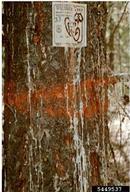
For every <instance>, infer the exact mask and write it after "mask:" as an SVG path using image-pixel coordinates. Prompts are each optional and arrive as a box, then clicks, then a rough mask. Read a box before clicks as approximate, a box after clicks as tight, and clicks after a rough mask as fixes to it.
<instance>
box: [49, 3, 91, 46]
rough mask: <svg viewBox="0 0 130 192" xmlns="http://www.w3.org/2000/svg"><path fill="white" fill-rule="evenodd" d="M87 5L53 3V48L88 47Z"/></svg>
mask: <svg viewBox="0 0 130 192" xmlns="http://www.w3.org/2000/svg"><path fill="white" fill-rule="evenodd" d="M86 17H87V11H86V5H85V4H79V3H70V2H68V3H65V2H63V3H62V2H53V3H52V23H53V27H52V30H53V46H56V47H86V36H87V29H86V28H87V26H86Z"/></svg>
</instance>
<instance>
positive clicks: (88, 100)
mask: <svg viewBox="0 0 130 192" xmlns="http://www.w3.org/2000/svg"><path fill="white" fill-rule="evenodd" d="M87 10H88V11H87V34H86V35H87V48H82V49H80V48H79V49H74V48H57V47H52V45H51V44H52V30H53V29H52V3H51V2H50V3H49V2H37V3H29V2H26V3H18V2H15V3H14V2H5V3H4V7H3V11H4V13H3V32H4V33H3V48H4V49H3V50H4V79H5V80H4V102H5V110H4V120H5V121H4V141H3V148H4V157H3V177H4V184H3V191H6V192H39V191H40V192H43V191H45V192H51V191H52V192H54V191H55V192H58V191H60V192H61V191H63V192H66V191H67V192H70V191H73V192H90V191H91V186H92V185H104V184H107V182H108V177H107V150H108V145H107V144H108V128H107V115H106V113H107V102H106V101H107V86H104V84H102V80H103V79H104V78H107V74H106V73H105V66H106V48H105V31H106V17H107V10H106V4H105V3H103V2H99V3H94V2H92V3H87ZM100 82H101V84H100Z"/></svg>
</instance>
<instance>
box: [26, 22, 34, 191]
mask: <svg viewBox="0 0 130 192" xmlns="http://www.w3.org/2000/svg"><path fill="white" fill-rule="evenodd" d="M28 30H29V26H28V25H27V27H26V43H27V82H28V104H29V114H30V125H29V130H30V132H31V130H32V128H31V111H32V110H31V86H30V84H31V76H30V62H29V59H30V54H29V31H28ZM28 139H29V138H28ZM32 158H33V151H32V142H30V145H29V183H30V185H29V191H33V189H32V188H33V179H32V170H31V167H32Z"/></svg>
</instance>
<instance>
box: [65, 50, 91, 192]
mask: <svg viewBox="0 0 130 192" xmlns="http://www.w3.org/2000/svg"><path fill="white" fill-rule="evenodd" d="M67 54H68V48H65V56H66V62H67V65H68V61H67ZM76 54H77V55H78V57H77V61H76V63H75V66H74V71H73V79H72V83H73V86H72V88H73V90H72V91H73V96H74V101H73V106H72V108H73V114H70V112H69V95H68V84H66V86H65V96H66V106H67V113H68V116H69V118H70V129H71V130H72V131H73V141H74V149H75V151H76V157H75V158H74V163H75V170H74V180H75V184H76V191H78V192H87V186H88V182H87V176H86V171H87V163H86V154H85V149H84V145H83V137H84V136H83V128H84V118H83V102H82V99H81V86H80V84H81V83H80V81H81V80H80V62H81V49H78V50H77V53H76ZM74 57H75V56H74ZM67 68H69V66H67ZM77 91H78V93H79V98H77V93H76V92H77ZM77 99H78V108H79V109H78V110H77ZM78 113H79V116H78ZM79 121H81V135H79V131H78V127H79ZM77 176H78V183H77V179H76V178H77Z"/></svg>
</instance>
